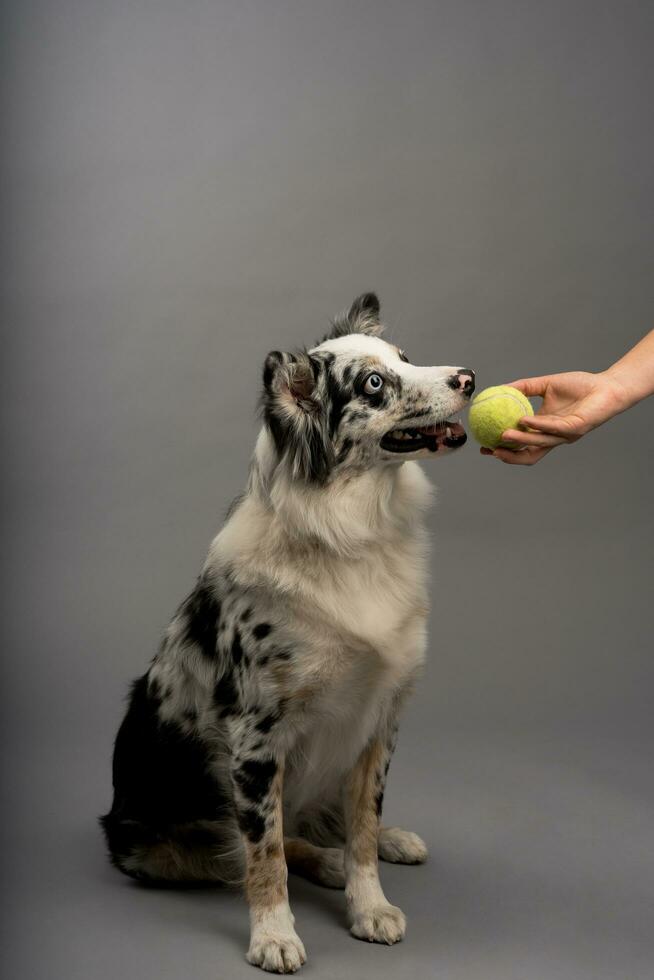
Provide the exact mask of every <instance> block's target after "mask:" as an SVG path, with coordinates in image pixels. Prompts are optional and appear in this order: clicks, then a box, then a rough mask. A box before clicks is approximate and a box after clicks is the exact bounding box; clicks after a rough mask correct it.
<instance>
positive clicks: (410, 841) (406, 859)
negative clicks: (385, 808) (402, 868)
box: [377, 827, 427, 864]
mask: <svg viewBox="0 0 654 980" xmlns="http://www.w3.org/2000/svg"><path fill="white" fill-rule="evenodd" d="M377 849H378V852H379V856H380V858H381V859H382V861H390V862H391V864H423V862H425V861H426V860H427V845H426V844H425V842H424V840H423V839H422V837H418V835H417V834H414V833H413V832H412V831H411V830H402V829H401V828H400V827H382V828H381V830H380V831H379V844H378V848H377Z"/></svg>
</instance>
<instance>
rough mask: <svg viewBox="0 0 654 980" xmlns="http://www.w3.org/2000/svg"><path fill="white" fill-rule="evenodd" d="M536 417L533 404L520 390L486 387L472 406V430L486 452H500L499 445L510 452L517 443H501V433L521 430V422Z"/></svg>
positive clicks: (473, 401)
mask: <svg viewBox="0 0 654 980" xmlns="http://www.w3.org/2000/svg"><path fill="white" fill-rule="evenodd" d="M533 414H534V410H533V408H532V406H531V402H530V401H529V399H528V398H526V397H525V396H524V395H523V394H522V392H521V391H518V389H517V388H511V387H510V386H509V385H496V386H495V387H494V388H484V390H483V391H480V392H479V394H478V395H476V396H475V398H473V400H472V404H471V405H470V415H469V416H468V418H469V421H470V431H471V432H472V434H473V436H474V437H475V439H476V440H477V442H478V443H480V444H481V445H482V446H485V447H486V448H487V449H497V447H498V446H506V447H507V448H509V449H510V448H512V447H513V446H514V445H515V443H511V442H502V441H501V440H502V433H503V432H504V430H505V429H515V428H520V426H518V419H521V418H522V417H523V415H533Z"/></svg>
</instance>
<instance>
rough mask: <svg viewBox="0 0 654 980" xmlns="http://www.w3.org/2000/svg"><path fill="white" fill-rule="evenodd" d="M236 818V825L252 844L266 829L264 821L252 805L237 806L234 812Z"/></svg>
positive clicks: (255, 842)
mask: <svg viewBox="0 0 654 980" xmlns="http://www.w3.org/2000/svg"><path fill="white" fill-rule="evenodd" d="M236 818H237V820H238V825H239V827H240V828H241V830H242V831H243V833H244V834H245V836H246V837H247V838H248V840H250V841H252V843H253V844H257V843H258V842H259V841H260V840H261V838H262V837H263V835H264V833H265V830H266V821H265V820H264V818H263V817H262V816H261V814H260V813H257V811H256V810H253V809H252V807H245V808H241V807H239V808H238V809H237V812H236Z"/></svg>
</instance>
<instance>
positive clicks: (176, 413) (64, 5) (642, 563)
mask: <svg viewBox="0 0 654 980" xmlns="http://www.w3.org/2000/svg"><path fill="white" fill-rule="evenodd" d="M2 16H3V27H2V37H3V45H2V70H3V75H4V79H3V81H4V84H3V96H2V98H3V116H4V138H3V146H2V162H3V168H4V179H3V192H4V193H3V198H4V202H3V217H2V233H3V239H4V246H5V248H4V262H3V282H4V289H3V317H2V327H3V343H2V348H3V382H2V388H1V398H2V408H3V412H2V427H3V484H4V528H5V534H4V538H3V549H2V559H3V610H4V611H3V616H2V627H3V633H4V643H3V657H4V676H5V685H4V698H3V708H2V723H3V729H4V734H3V739H2V750H3V753H4V757H5V763H4V769H5V779H4V789H5V793H6V803H5V806H4V809H3V825H4V844H3V847H2V861H3V866H4V867H3V894H4V898H5V912H4V916H3V918H4V924H5V926H6V929H7V934H6V939H5V942H4V944H3V950H4V952H3V954H2V956H3V959H4V961H5V965H6V973H5V975H6V976H8V977H10V978H18V977H20V978H21V980H45V978H47V980H77V978H84V980H89V978H94V980H95V978H99V980H109V978H114V977H121V978H124V980H136V978H139V980H149V978H151V977H155V976H156V977H157V978H158V980H173V978H179V977H182V976H183V977H185V978H189V980H191V978H192V980H195V978H198V980H205V978H216V977H224V978H231V977H239V976H244V977H245V976H254V974H253V972H251V969H250V968H248V967H247V966H246V965H245V963H244V960H243V951H244V948H245V944H246V939H247V927H246V912H245V908H244V906H243V903H242V900H240V899H239V898H234V897H231V896H225V895H224V894H223V893H220V892H215V891H214V892H193V893H188V892H185V893H178V892H167V893H161V892H155V891H144V890H142V889H139V888H135V887H134V886H133V885H131V884H130V883H129V882H128V881H127V879H124V878H122V877H121V876H119V875H118V874H117V873H116V872H114V871H112V870H111V869H110V868H109V867H108V866H107V865H106V863H105V860H104V855H103V852H102V845H101V842H100V839H99V835H98V833H97V829H96V827H95V823H94V821H95V818H96V815H97V814H98V813H99V812H101V811H102V810H104V809H105V808H106V807H107V806H108V804H109V800H110V772H109V758H110V751H111V742H112V738H113V735H114V732H115V729H116V726H117V724H118V721H119V718H120V715H121V712H122V702H123V698H124V694H125V691H126V685H127V682H128V680H130V679H131V678H133V677H135V676H136V675H137V674H138V673H139V672H141V671H142V670H143V669H144V667H145V665H146V663H147V661H148V659H149V657H150V656H151V654H152V652H153V651H154V649H155V647H156V645H157V641H158V637H159V635H160V632H161V630H162V629H163V627H164V626H165V624H166V621H167V618H168V617H169V615H170V614H171V612H172V611H173V609H174V608H175V606H176V604H177V602H178V601H179V600H180V599H181V598H182V597H183V595H184V593H185V591H186V590H188V589H189V588H190V586H191V585H192V582H193V580H194V577H195V575H196V574H197V572H198V569H199V567H200V564H201V562H202V560H203V557H204V553H205V550H206V547H207V545H208V543H209V540H210V538H211V536H212V535H213V534H214V532H215V531H216V529H217V528H218V526H219V525H220V522H221V520H222V517H223V515H224V512H225V510H226V507H227V505H228V503H229V501H230V500H231V498H232V497H233V496H234V495H235V494H236V493H237V492H238V491H239V490H240V488H241V487H242V485H243V482H244V478H245V474H246V468H247V465H248V458H249V455H250V452H251V449H252V445H253V441H254V438H255V434H256V431H257V423H256V419H255V403H256V399H257V394H258V385H259V377H260V369H261V364H262V362H263V359H264V357H265V355H266V353H267V351H268V350H269V349H271V348H280V347H281V348H284V347H292V346H294V345H296V344H298V343H302V342H305V341H312V340H313V339H314V338H315V337H316V336H318V335H319V334H320V332H321V331H322V330H323V328H324V327H325V324H326V321H327V318H328V317H329V316H330V315H331V314H333V313H335V312H337V311H338V310H339V309H340V308H342V307H343V306H344V305H345V304H347V303H348V302H349V301H350V300H351V299H352V298H353V296H354V295H355V294H357V293H359V292H361V291H362V290H367V289H375V290H377V291H378V292H379V294H380V296H381V299H382V306H383V311H384V314H385V317H386V319H387V321H388V323H389V324H390V334H391V337H392V338H393V339H394V340H397V341H398V342H399V343H401V345H402V346H403V347H405V348H406V350H407V351H408V353H409V355H410V357H411V358H412V360H413V361H414V362H416V363H427V364H433V363H436V364H439V363H447V364H453V363H456V364H465V365H470V366H472V367H474V368H475V369H476V370H477V372H478V381H479V384H480V385H481V386H485V385H488V384H493V383H498V382H501V381H504V380H509V379H511V378H514V377H518V376H524V375H530V374H542V373H547V372H552V371H560V370H569V369H576V368H584V369H589V370H599V369H602V368H603V367H605V366H606V365H608V364H609V363H610V362H611V361H612V360H613V359H615V358H616V357H617V356H619V355H620V354H621V353H622V352H623V351H624V350H625V349H626V348H627V347H628V346H630V345H631V344H632V343H633V342H635V341H636V340H637V338H638V337H639V336H640V335H642V334H643V333H644V332H645V331H646V330H647V329H649V328H650V327H651V326H652V313H653V311H654V277H653V275H652V259H653V254H654V250H653V246H654V222H653V220H652V218H653V191H654V159H653V157H654V134H653V126H652V85H653V83H654V68H653V66H654V60H653V59H652V56H651V51H652V43H653V41H654V8H653V6H652V4H651V3H648V2H645V0H643V2H642V3H639V2H618V0H612V2H606V3H596V2H579V0H573V2H563V0H560V2H551V3H542V2H540V0H524V2H517V0H515V2H509V0H499V2H482V0H477V2H475V0H436V2H431V3H428V2H418V0H405V2H399V0H392V2H378V3H374V2H372V0H370V2H356V0H355V2H317V0H313V2H311V0H305V2H301V0H293V2H290V0H232V2H219V0H214V2H210V0H185V2H181V0H179V2H172V0H132V2H129V0H124V2H121V0H56V2H55V0H21V2H20V3H18V2H16V3H6V4H5V5H4V8H3V15H2ZM653 407H654V406H653V405H652V403H649V404H643V405H641V406H639V407H638V408H637V409H635V410H634V411H632V412H630V413H629V414H628V415H624V416H622V417H620V418H618V419H616V420H615V421H613V422H612V423H610V424H609V425H607V426H606V427H605V428H603V429H602V430H600V431H598V432H596V433H593V434H592V435H591V436H589V437H588V438H587V439H586V440H585V441H583V442H582V443H580V444H578V445H577V446H575V447H573V448H565V449H562V450H558V451H556V452H555V453H553V454H552V455H550V456H549V457H548V458H547V459H546V460H545V461H544V462H542V463H541V464H540V465H538V466H537V467H535V468H515V467H514V468H510V467H507V466H503V465H501V464H500V463H498V462H497V461H495V460H488V459H484V458H482V457H481V456H480V455H479V453H478V451H477V448H476V447H475V446H474V445H473V444H469V445H468V446H466V447H465V449H464V450H462V451H461V453H460V454H458V455H457V456H456V457H454V458H451V459H448V460H447V461H441V462H439V463H434V464H432V465H431V466H430V467H429V474H430V476H431V477H432V478H433V480H434V481H435V482H436V483H437V485H438V488H439V492H438V504H437V507H436V509H435V510H434V513H433V516H432V519H431V527H432V532H433V537H434V558H433V600H434V614H433V616H432V624H431V637H432V639H431V648H430V662H429V666H428V669H427V671H426V675H425V680H424V683H423V684H422V685H421V686H420V689H419V691H418V693H417V697H416V698H415V700H414V702H413V705H412V706H411V708H410V709H409V711H408V712H407V714H406V717H405V723H404V727H403V730H402V733H401V739H400V746H399V750H398V754H397V757H396V760H395V763H394V765H393V768H392V770H391V779H390V786H389V795H388V803H387V819H388V820H389V821H390V822H398V823H399V822H401V823H402V824H404V825H406V826H409V827H411V828H413V829H416V830H419V831H420V832H421V833H422V834H423V836H424V837H425V838H426V839H427V841H428V843H429V845H430V848H431V854H432V857H431V861H430V863H428V864H427V865H426V866H425V867H424V868H420V869H404V868H389V867H385V868H384V869H383V880H384V883H385V886H386V890H387V892H388V894H389V896H390V898H391V899H392V900H394V901H396V902H397V903H399V904H402V905H403V907H404V908H405V910H406V912H407V913H408V916H409V932H408V935H407V938H406V941H405V942H404V943H402V944H401V945H400V946H398V947H397V948H394V949H390V950H389V949H381V948H371V947H370V948H369V947H368V946H367V945H364V944H361V943H356V942H355V941H354V940H352V939H350V938H349V937H348V935H347V933H346V931H345V927H344V921H343V912H342V896H340V895H338V894H334V893H326V892H320V891H318V890H317V889H315V888H313V887H312V886H310V885H307V884H304V883H298V882H293V883H292V896H293V899H294V905H295V911H296V915H297V920H298V923H297V924H298V928H299V931H300V932H301V934H302V935H303V937H304V938H305V940H306V943H307V947H308V951H309V955H310V957H311V960H310V964H309V965H308V966H307V968H306V972H307V976H314V977H321V978H322V977H327V976H330V977H341V976H342V977H362V978H366V977H372V976H373V975H374V976H375V977H379V976H389V977H391V976H392V977H395V978H397V977H400V978H402V977H438V978H439V980H440V978H442V980H514V978H515V980H555V978H556V980H560V978H565V980H586V978H588V980H590V978H592V980H603V978H607V980H608V978H611V980H618V978H620V980H622V978H628V980H645V978H646V977H651V975H652V969H653V967H652V963H653V962H654V940H653V939H652V931H653V930H652V916H653V912H654V910H653V907H652V896H653V895H654V867H653V860H652V855H653V853H654V827H653V820H652V804H653V803H654V787H653V784H652V776H651V769H650V761H651V755H652V734H653V732H652V728H653V725H652V682H653V681H654V665H653V658H652V640H651V627H652V554H653V553H654V533H653V522H652V436H651V431H652V424H653V422H654V412H653Z"/></svg>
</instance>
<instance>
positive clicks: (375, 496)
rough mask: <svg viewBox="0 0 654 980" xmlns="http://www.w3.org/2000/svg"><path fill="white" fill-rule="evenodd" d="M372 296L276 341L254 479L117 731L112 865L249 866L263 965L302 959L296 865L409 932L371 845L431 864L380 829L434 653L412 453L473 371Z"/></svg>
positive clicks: (359, 915) (417, 454)
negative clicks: (414, 694) (406, 346)
mask: <svg viewBox="0 0 654 980" xmlns="http://www.w3.org/2000/svg"><path fill="white" fill-rule="evenodd" d="M382 329H383V328H382V324H381V321H380V308H379V301H378V299H377V297H376V296H375V294H373V293H366V294H364V295H362V296H360V297H359V298H358V299H356V300H355V301H354V303H353V304H352V306H351V307H350V309H349V310H348V311H347V313H345V314H342V315H341V316H339V317H338V318H336V319H335V320H334V321H333V322H332V329H331V330H330V332H329V333H328V335H327V336H326V337H325V338H323V340H322V341H321V342H320V343H318V344H317V346H315V347H313V348H312V349H309V350H307V349H303V350H301V351H298V352H297V353H281V352H279V351H273V352H272V353H270V354H269V355H268V357H267V358H266V361H265V365H264V370H263V393H262V397H261V409H262V418H263V425H262V428H261V431H260V433H259V435H258V438H257V441H256V447H255V451H254V455H253V459H252V463H251V467H250V473H249V480H248V483H247V488H246V490H245V492H244V494H243V495H242V496H241V497H240V498H238V499H237V500H236V502H235V503H234V504H233V505H232V508H231V510H230V512H229V513H228V515H227V519H226V522H225V524H224V526H223V528H222V530H221V531H220V532H219V534H218V535H217V537H216V538H215V539H214V541H213V542H212V544H211V546H210V549H209V553H208V557H207V559H206V562H205V564H204V567H203V569H202V572H201V574H200V576H199V578H198V580H197V584H196V585H195V588H194V589H193V591H192V592H191V594H190V595H189V596H188V598H187V599H185V601H184V602H183V603H182V604H181V605H180V606H179V608H178V609H177V612H176V613H175V615H174V617H173V619H172V621H171V623H170V625H169V627H168V629H167V631H166V633H165V635H164V638H163V640H162V643H161V646H160V649H159V651H158V653H157V654H156V656H155V657H154V659H153V660H152V662H151V664H150V667H149V669H148V671H147V672H146V673H145V674H144V676H142V677H141V678H140V679H139V680H137V681H136V682H135V683H134V685H133V687H132V691H131V697H130V700H129V707H128V710H127V713H126V716H125V718H124V720H123V722H122V725H121V727H120V729H119V732H118V735H117V737H116V743H115V749H114V760H113V783H114V800H113V805H112V808H111V811H110V812H109V813H108V814H107V815H106V816H104V817H102V818H100V819H101V823H102V826H103V828H104V832H105V835H106V840H107V844H108V848H109V854H110V857H111V860H112V861H113V863H114V864H115V865H116V867H117V868H119V869H120V870H121V871H123V872H124V873H125V874H127V875H130V876H132V877H134V878H138V879H142V880H145V881H150V882H153V881H154V882H168V883H170V882H193V881H196V882H198V881H213V882H224V883H226V884H235V883H244V885H245V889H246V893H247V898H248V903H249V911H250V927H251V932H250V944H249V949H248V952H247V959H248V961H249V962H250V963H252V964H255V965H257V966H260V967H262V968H263V969H264V970H269V971H272V972H277V973H293V972H295V971H296V970H297V969H298V968H299V967H300V966H301V965H302V964H303V963H304V962H305V959H306V954H305V950H304V946H303V944H302V941H301V940H300V938H299V936H298V935H297V933H296V931H295V928H294V917H293V914H292V912H291V909H290V907H289V903H288V892H287V873H288V870H290V871H291V872H294V873H297V874H300V875H303V876H305V877H306V878H309V879H311V880H312V881H314V882H316V883H318V884H320V885H324V886H327V887H332V888H344V889H345V898H346V906H347V914H348V921H349V924H350V928H351V932H352V934H353V935H354V936H356V937H358V938H359V939H365V940H368V941H371V942H378V943H388V944H392V943H396V942H398V941H399V940H401V939H402V938H403V936H404V933H405V928H406V920H405V916H404V914H403V913H402V911H401V910H400V909H399V908H397V907H395V906H393V905H391V904H390V903H389V901H388V900H387V898H386V896H385V894H384V892H383V890H382V887H381V884H380V881H379V874H378V858H381V859H382V860H386V861H393V862H398V863H407V864H412V863H419V862H422V861H424V860H426V857H427V849H426V847H425V844H424V843H423V841H422V840H421V839H420V838H419V837H418V836H417V835H416V834H414V833H411V832H409V831H405V830H401V829H399V828H388V827H383V826H381V824H380V817H381V811H382V801H383V795H384V786H385V780H386V775H387V772H388V767H389V763H390V759H391V755H392V753H393V749H394V746H395V740H396V734H397V725H398V715H399V711H400V708H401V706H402V704H403V702H404V701H405V699H406V697H407V695H408V694H409V692H410V690H411V687H412V684H413V682H414V681H415V678H416V676H417V674H418V672H419V670H420V667H421V664H422V663H423V660H424V656H425V648H426V620H427V613H428V595H427V587H426V577H427V576H426V571H427V569H426V563H427V553H428V548H427V545H428V542H427V539H426V532H425V529H424V524H423V520H424V513H425V510H426V508H427V506H428V503H429V499H430V485H429V483H428V481H427V478H426V477H425V475H424V473H423V471H422V469H421V468H420V466H419V465H418V464H417V462H416V460H418V459H423V458H425V459H426V458H429V459H434V458H440V457H441V456H445V455H447V454H449V453H450V452H452V451H454V450H456V449H458V448H459V447H460V446H462V445H463V443H464V442H465V440H466V434H465V431H464V429H463V426H462V425H461V424H460V422H458V421H457V422H455V421H449V419H450V416H452V415H453V414H455V413H458V412H459V411H460V410H461V409H463V408H464V406H465V405H466V404H467V402H468V400H469V398H470V396H471V394H472V392H473V390H474V373H473V371H471V370H469V369H467V368H458V367H416V366H414V365H413V364H411V363H410V361H409V358H408V357H407V356H406V354H405V353H404V352H403V351H402V350H400V349H399V348H398V347H396V346H395V345H394V344H391V343H388V342H386V341H385V340H383V339H382V337H381V333H382Z"/></svg>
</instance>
